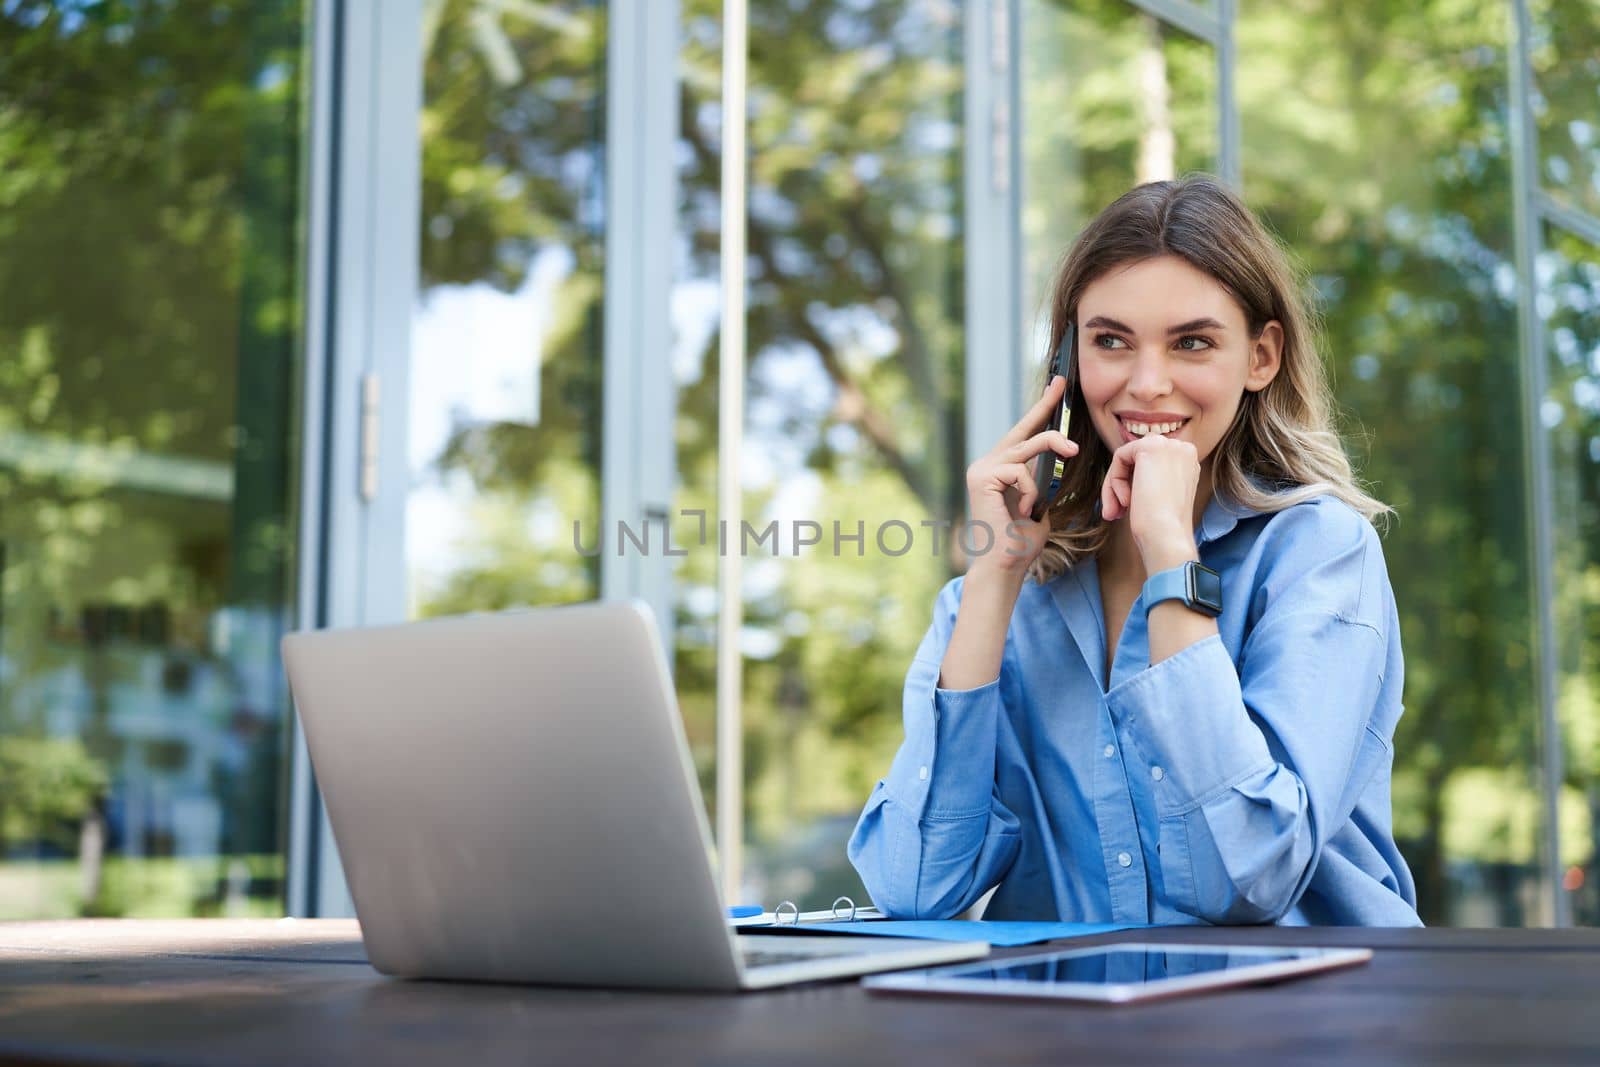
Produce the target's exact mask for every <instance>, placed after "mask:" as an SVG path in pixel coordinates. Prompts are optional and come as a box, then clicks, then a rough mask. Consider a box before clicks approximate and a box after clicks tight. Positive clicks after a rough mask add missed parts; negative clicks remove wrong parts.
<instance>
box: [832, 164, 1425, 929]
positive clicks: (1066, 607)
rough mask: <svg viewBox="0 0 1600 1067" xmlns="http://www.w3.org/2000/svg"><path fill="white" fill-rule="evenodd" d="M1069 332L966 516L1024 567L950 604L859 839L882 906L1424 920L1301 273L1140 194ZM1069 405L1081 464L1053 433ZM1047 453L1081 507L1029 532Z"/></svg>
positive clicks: (1349, 506) (1386, 668) (1245, 226)
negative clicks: (1069, 375) (1396, 809)
mask: <svg viewBox="0 0 1600 1067" xmlns="http://www.w3.org/2000/svg"><path fill="white" fill-rule="evenodd" d="M1080 322H1081V325H1079V323H1080ZM1052 326H1053V331H1052V332H1053V337H1052V344H1053V345H1055V346H1059V345H1060V342H1061V339H1062V337H1063V336H1064V335H1065V334H1066V331H1067V330H1069V329H1075V330H1079V331H1080V333H1079V335H1078V341H1079V348H1080V350H1081V351H1082V353H1083V354H1082V356H1081V357H1080V359H1079V360H1078V362H1077V368H1076V373H1075V380H1074V381H1071V382H1063V381H1062V380H1061V379H1060V378H1054V379H1052V380H1051V381H1050V382H1048V383H1047V385H1046V388H1045V391H1044V397H1043V399H1042V400H1041V401H1040V403H1039V404H1038V405H1037V406H1036V407H1035V408H1034V409H1033V410H1032V411H1030V412H1029V413H1028V414H1027V415H1026V416H1024V417H1023V419H1022V421H1021V422H1019V423H1018V424H1017V425H1016V426H1015V427H1013V429H1012V430H1011V432H1010V433H1008V434H1007V435H1006V436H1005V437H1004V438H1003V439H1002V440H1001V441H1000V442H999V443H998V444H997V445H996V446H995V448H994V450H993V451H991V452H990V453H989V454H988V455H987V456H985V457H983V458H982V459H980V460H978V461H977V462H976V463H974V464H973V465H972V467H971V468H970V469H969V470H968V472H967V490H968V495H969V498H970V504H971V513H972V515H973V517H974V519H975V520H981V521H985V522H989V523H990V524H991V525H1004V526H1005V528H1006V531H1007V534H1008V535H1010V537H1009V540H1010V543H1011V545H1012V546H1013V548H1012V549H1010V550H1008V551H1006V552H1005V553H991V554H989V555H985V556H982V557H980V558H979V559H977V560H976V561H975V562H974V563H973V565H972V567H971V569H969V570H968V572H967V574H966V575H964V576H963V577H961V578H957V579H955V580H953V581H951V582H950V583H949V584H948V585H946V586H945V588H944V590H943V591H942V592H941V594H940V596H939V598H938V601H937V603H936V605H935V608H934V614H933V624H932V626H931V627H930V629H929V630H928V632H927V635H926V636H925V637H924V639H923V642H922V645H921V647H920V648H919V649H918V650H917V654H916V656H915V658H914V659H913V662H912V666H911V670H910V672H909V674H908V676H907V679H906V686H905V698H904V717H905V731H906V736H905V741H904V743H903V744H902V746H901V748H900V751H899V754H898V755H897V756H896V757H895V760H894V763H893V766H892V767H891V769H890V772H889V775H888V777H887V778H886V779H885V780H884V781H883V782H881V783H879V785H878V787H877V789H876V790H875V791H874V792H873V794H872V797H871V799H870V800H869V801H868V803H867V807H866V810H865V811H864V812H863V813H862V816H861V820H860V822H859V824H858V825H857V827H856V831H855V834H854V835H853V836H852V838H851V842H850V857H851V860H852V861H853V862H854V863H855V865H856V868H857V870H858V871H859V872H860V874H861V877H862V880H863V881H864V882H865V883H866V886H867V888H868V890H869V891H870V892H871V894H872V898H873V900H874V901H876V902H877V904H878V905H879V907H881V908H883V909H884V910H885V911H887V912H889V913H890V914H894V915H902V916H927V917H943V916H948V915H953V914H956V913H958V912H960V911H962V910H964V909H966V908H968V907H970V906H971V905H972V904H973V902H974V901H976V900H978V899H979V898H980V897H981V896H983V894H985V893H987V892H988V891H990V890H991V889H994V890H995V894H994V897H993V899H992V901H991V903H990V905H989V908H988V915H989V917H991V918H1007V919H1065V920H1075V921H1088V922H1124V923H1160V924H1167V923H1185V922H1195V921H1200V922H1212V923H1229V922H1237V923H1259V922H1283V923H1291V924H1360V925H1416V924H1418V922H1419V919H1418V916H1417V913H1416V910H1415V904H1416V893H1415V890H1414V888H1413V886H1412V881H1411V875H1410V872H1409V870H1408V869H1407V867H1406V863H1405V860H1404V859H1403V858H1402V857H1401V855H1400V853H1399V850H1398V849H1397V848H1396V847H1395V843H1394V839H1393V834H1392V832H1391V830H1390V820H1391V812H1390V802H1389V775H1390V770H1391V764H1392V754H1393V747H1392V744H1393V743H1392V738H1393V736H1394V729H1395V724H1396V723H1397V722H1398V720H1399V717H1400V713H1401V705H1400V694H1401V686H1402V680H1403V674H1404V669H1403V662H1402V658H1401V651H1400V638H1399V625H1398V618H1397V613H1396V608H1395V602H1394V596H1393V593H1392V591H1391V589H1390V586H1389V579H1388V573H1387V570H1386V568H1385V566H1384V563H1383V549H1382V546H1381V545H1380V543H1379V541H1378V535H1377V531H1376V530H1375V529H1374V528H1373V526H1372V523H1371V521H1370V520H1371V519H1372V518H1373V517H1375V516H1378V515H1381V514H1383V513H1384V512H1385V511H1386V510H1387V509H1385V507H1384V506H1383V505H1382V504H1380V503H1378V502H1377V501H1375V500H1373V499H1372V498H1371V497H1368V496H1367V495H1366V494H1364V493H1363V492H1362V491H1361V490H1360V489H1359V488H1358V487H1357V485H1356V483H1355V480H1354V477H1353V475H1352V473H1351V468H1350V463H1349V460H1348V459H1347V458H1346V457H1345V455H1344V453H1343V451H1342V450H1341V449H1340V447H1339V444H1338V439H1337V437H1336V436H1335V435H1334V432H1333V428H1332V426H1331V424H1330V418H1329V412H1330V410H1331V407H1332V405H1331V403H1330V400H1329V397H1328V390H1327V384H1326V381H1325V380H1324V378H1323V376H1322V370H1321V365H1320V362H1319V360H1318V357H1317V353H1316V351H1315V349H1314V348H1313V347H1312V345H1311V336H1312V330H1311V328H1310V324H1309V319H1308V316H1307V314H1306V311H1305V309H1304V306H1303V304H1302V302H1301V298H1300V296H1299V287H1298V286H1297V284H1296V281H1295V278H1294V275H1293V272H1292V271H1291V270H1290V268H1289V266H1288V264H1287V261H1286V259H1285V257H1284V256H1283V254H1282V252H1281V251H1280V250H1279V249H1278V247H1277V245H1276V244H1275V243H1274V242H1273V241H1272V239H1271V238H1270V236H1269V235H1268V234H1267V233H1266V231H1265V230H1264V229H1263V228H1262V227H1261V226H1260V224H1259V223H1257V222H1256V220H1255V219H1254V218H1253V217H1252V216H1251V214H1250V213H1249V211H1248V210H1246V209H1245V207H1244V206H1243V205H1242V204H1241V203H1240V202H1239V200H1238V199H1237V198H1236V197H1235V196H1234V195H1233V194H1232V193H1230V192H1228V191H1227V190H1225V189H1224V188H1223V187H1222V186H1220V185H1219V184H1218V183H1216V182H1215V181H1213V180H1211V179H1209V178H1206V177H1195V178H1188V179H1185V180H1183V181H1179V182H1153V183H1150V184H1147V185H1142V186H1139V187H1137V188H1135V189H1134V190H1132V191H1131V192H1129V193H1127V194H1125V195H1124V196H1123V197H1121V198H1120V199H1118V200H1117V201H1116V202H1115V203H1114V204H1112V205H1111V206H1110V207H1108V208H1107V209H1106V210H1105V211H1104V212H1102V213H1101V215H1100V216H1099V217H1098V218H1097V219H1096V220H1095V221H1094V222H1093V223H1091V224H1090V226H1089V227H1088V228H1087V229H1086V230H1085V231H1084V233H1083V234H1082V235H1081V236H1080V237H1079V239H1078V241H1077V242H1076V243H1075V244H1074V246H1073V249H1072V251H1071V252H1070V253H1069V255H1068V256H1067V258H1066V260H1065V262H1064V264H1063V266H1062V270H1061V274H1060V276H1059V278H1058V280H1057V284H1056V286H1055V300H1054V303H1053V322H1052ZM1067 389H1070V390H1071V397H1070V401H1071V406H1072V407H1073V408H1076V409H1081V410H1085V411H1087V412H1088V415H1089V418H1088V420H1086V421H1085V420H1079V421H1077V422H1076V423H1075V424H1074V435H1075V438H1076V439H1075V440H1068V439H1067V437H1066V435H1064V434H1061V433H1059V432H1057V431H1055V430H1044V431H1043V432H1038V429H1039V427H1040V425H1041V424H1042V423H1043V422H1044V419H1045V417H1046V415H1047V414H1048V413H1049V412H1051V411H1052V410H1054V407H1055V405H1056V404H1057V403H1058V402H1059V400H1060V398H1061V395H1062V391H1063V390H1067ZM1050 451H1055V452H1056V453H1057V454H1058V455H1060V456H1062V457H1063V458H1064V460H1065V463H1066V467H1067V470H1068V474H1067V476H1066V479H1065V483H1066V485H1065V487H1066V489H1067V490H1068V492H1067V494H1066V495H1065V496H1064V497H1062V498H1061V499H1059V500H1058V501H1057V502H1056V503H1055V504H1054V505H1053V506H1052V507H1051V508H1050V509H1049V510H1047V511H1046V512H1045V514H1044V516H1043V521H1041V522H1034V521H1030V520H1029V519H1028V518H1027V515H1028V508H1027V507H1026V506H1022V507H1019V506H1018V504H1022V505H1026V504H1027V502H1028V501H1030V500H1031V499H1032V498H1033V497H1034V496H1036V495H1037V492H1038V487H1037V486H1036V485H1034V483H1033V479H1032V477H1031V476H1030V474H1029V473H1028V465H1029V464H1030V462H1031V461H1032V460H1033V459H1034V457H1036V456H1037V455H1039V454H1041V453H1045V454H1048V453H1049V452H1050ZM1018 543H1020V544H1021V545H1023V546H1024V550H1022V551H1016V550H1014V546H1015V545H1016V544H1018ZM1030 575H1031V576H1032V577H1033V578H1034V579H1035V580H1034V581H1033V582H1028V581H1026V578H1027V577H1028V576H1030ZM1074 646H1075V647H1076V648H1077V650H1078V652H1079V653H1080V655H1079V656H1073V655H1070V654H1069V655H1067V656H1065V657H1063V656H1062V654H1061V651H1062V649H1064V648H1068V647H1074ZM1247 653H1248V655H1247ZM1097 856H1098V857H1099V858H1100V859H1101V861H1102V862H1101V863H1095V862H1094V857H1097Z"/></svg>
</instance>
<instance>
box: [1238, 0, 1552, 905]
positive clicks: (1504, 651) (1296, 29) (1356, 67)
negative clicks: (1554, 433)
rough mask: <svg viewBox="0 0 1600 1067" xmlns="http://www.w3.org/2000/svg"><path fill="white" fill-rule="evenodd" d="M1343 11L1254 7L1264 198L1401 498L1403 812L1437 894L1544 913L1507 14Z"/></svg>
mask: <svg viewBox="0 0 1600 1067" xmlns="http://www.w3.org/2000/svg"><path fill="white" fill-rule="evenodd" d="M1340 10H1341V9H1340V8H1339V7H1338V5H1335V4H1327V5H1320V6H1319V5H1312V6H1311V7H1301V8H1296V9H1295V10H1293V11H1290V10H1289V9H1286V8H1283V7H1281V6H1278V5H1273V4H1266V3H1250V4H1245V5H1242V6H1241V9H1240V12H1239V21H1238V25H1237V37H1238V41H1239V52H1240V55H1241V57H1246V56H1247V57H1249V59H1248V61H1244V60H1241V63H1240V66H1239V70H1238V74H1237V91H1238V98H1239V107H1240V118H1241V124H1242V127H1243V172H1244V176H1245V182H1244V192H1245V197H1246V199H1247V201H1248V202H1249V203H1250V204H1251V206H1252V207H1254V208H1255V209H1256V210H1257V211H1258V212H1260V213H1261V214H1262V215H1263V216H1264V218H1265V219H1266V220H1267V221H1268V223H1269V224H1270V225H1272V226H1273V227H1274V228H1275V229H1276V230H1277V231H1278V233H1279V234H1280V235H1281V236H1282V237H1283V238H1284V239H1285V241H1286V242H1287V243H1288V245H1289V246H1290V247H1291V248H1292V249H1293V250H1294V251H1295V253H1296V254H1297V255H1298V256H1299V257H1300V258H1301V260H1302V261H1303V263H1304V265H1305V267H1306V269H1307V271H1308V273H1309V275H1310V278H1311V282H1312V284H1313V286H1314V288H1315V290H1316V293H1317V295H1318V297H1319V304H1320V310H1321V314H1322V319H1323V349H1324V356H1325V358H1326V359H1327V360H1328V362H1329V365H1330V367H1331V369H1332V371H1333V376H1334V380H1335V382H1336V387H1337V392H1338V399H1339V401H1340V404H1341V405H1342V407H1343V408H1344V409H1345V412H1346V414H1347V415H1348V416H1349V418H1348V419H1347V420H1346V425H1345V440H1346V446H1347V448H1348V449H1349V450H1350V451H1351V453H1352V455H1353V456H1354V458H1355V459H1356V461H1357V464H1358V470H1359V471H1360V473H1361V474H1362V475H1363V476H1364V477H1365V479H1366V480H1367V481H1368V483H1369V484H1370V485H1371V487H1372V490H1373V492H1374V493H1375V495H1377V496H1378V498H1379V499H1381V500H1383V501H1385V502H1386V503H1388V504H1390V505H1392V506H1393V507H1394V508H1395V509H1396V511H1397V513H1398V516H1397V519H1396V520H1395V521H1394V522H1393V523H1392V524H1391V526H1390V529H1389V530H1388V533H1387V536H1386V537H1385V538H1384V552H1385V556H1386V559H1387V562H1388V566H1389V574H1390V577H1391V580H1392V582H1393V584H1394V588H1395V596H1396V599H1397V601H1398V603H1399V607H1400V621H1401V631H1402V641H1403V643H1404V647H1405V653H1406V691H1405V709H1406V710H1405V715H1404V717H1403V719H1402V720H1401V723H1400V729H1399V731H1398V733H1397V735H1396V739H1395V771H1394V804H1395V827H1396V830H1395V832H1396V837H1397V838H1398V840H1399V843H1400V845H1401V848H1402V850H1403V852H1404V853H1405V855H1406V858H1407V860H1408V862H1409V863H1410V865H1411V868H1412V872H1413V874H1414V875H1415V876H1416V880H1417V887H1418V894H1419V897H1420V900H1419V909H1420V911H1421V912H1422V915H1423V918H1424V919H1425V920H1426V921H1428V922H1430V923H1458V924H1465V925H1501V924H1512V925H1515V924H1520V923H1525V922H1539V921H1543V920H1544V919H1545V918H1546V917H1547V916H1546V912H1545V911H1544V909H1545V907H1546V904H1547V897H1548V894H1547V893H1545V892H1543V886H1544V882H1543V880H1542V878H1541V868H1542V861H1541V856H1540V847H1541V840H1542V834H1543V829H1544V814H1543V808H1542V805H1541V802H1540V793H1539V789H1540V785H1541V779H1540V775H1539V770H1540V759H1539V747H1538V745H1539V738H1540V736H1541V733H1542V726H1541V722H1540V712H1539V706H1538V702H1537V699H1536V696H1535V692H1536V690H1535V684H1534V683H1535V678H1534V673H1533V672H1534V670H1535V657H1534V656H1533V655H1532V654H1531V651H1530V647H1529V639H1530V636H1531V628H1532V625H1533V614H1532V613H1533V611H1534V610H1535V605H1534V604H1533V603H1532V599H1531V597H1532V593H1531V590H1532V580H1531V574H1530V569H1529V558H1530V553H1529V541H1528V526H1527V520H1526V508H1527V503H1526V502H1527V500H1528V493H1527V487H1526V484H1525V479H1524V475H1523V468H1524V456H1523V454H1522V449H1521V448H1520V447H1518V446H1517V445H1515V444H1514V442H1519V441H1520V437H1519V435H1520V432H1521V431H1520V427H1521V425H1522V408H1521V406H1520V405H1519V403H1518V401H1517V399H1516V398H1517V397H1518V396H1519V395H1520V390H1521V386H1520V373H1521V372H1520V359H1519V355H1518V333H1517V329H1518V328H1517V302H1516V293H1515V286H1514V279H1515V266H1516V263H1515V243H1514V234H1513V228H1512V220H1513V204H1514V201H1513V185H1512V161H1511V157H1510V153H1509V152H1508V151H1506V144H1507V142H1508V140H1509V123H1510V115H1509V114H1508V112H1507V102H1506V88H1507V85H1508V83H1509V73H1508V59H1507V44H1508V42H1507V38H1506V34H1507V28H1508V20H1507V18H1506V13H1505V8H1504V6H1503V5H1502V4H1500V3H1496V2H1488V0H1486V2H1483V3H1479V4H1472V5H1467V6H1466V7H1465V8H1463V9H1461V10H1460V11H1459V12H1458V14H1457V15H1456V16H1454V17H1452V18H1451V19H1448V20H1446V19H1440V18H1427V19H1419V18H1417V17H1416V15H1415V13H1413V12H1409V11H1406V12H1402V11H1400V10H1399V9H1395V10H1394V12H1393V13H1392V15H1391V16H1390V17H1388V18H1383V17H1378V16H1379V13H1378V12H1374V13H1373V17H1371V18H1364V19H1363V20H1361V22H1360V24H1359V25H1356V24H1352V23H1349V22H1348V21H1346V20H1344V19H1342V18H1339V17H1338V12H1339V11H1340ZM1309 72H1314V73H1315V77H1314V78H1312V77H1309V76H1308V73H1309ZM1311 85H1315V86H1318V87H1322V91H1318V92H1313V91H1311V90H1310V89H1309V88H1308V86H1311ZM1402 158H1403V159H1405V160H1407V165H1406V166H1404V167H1378V166H1375V165H1374V161H1375V160H1378V159H1402Z"/></svg>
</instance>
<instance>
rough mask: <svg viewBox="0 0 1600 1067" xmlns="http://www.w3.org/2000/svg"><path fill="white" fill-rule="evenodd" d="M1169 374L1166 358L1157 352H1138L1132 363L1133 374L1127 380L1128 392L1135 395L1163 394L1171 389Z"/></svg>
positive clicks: (1141, 396) (1151, 395) (1155, 395)
mask: <svg viewBox="0 0 1600 1067" xmlns="http://www.w3.org/2000/svg"><path fill="white" fill-rule="evenodd" d="M1171 388H1172V385H1171V376H1170V375H1168V373H1167V360H1166V357H1165V356H1162V355H1160V354H1159V353H1140V354H1139V356H1138V357H1137V358H1135V360H1134V363H1133V376H1132V377H1131V378H1129V380H1128V392H1130V393H1132V394H1133V395H1134V396H1136V397H1140V398H1145V397H1157V396H1165V395H1166V394H1167V393H1168V392H1169V391H1171Z"/></svg>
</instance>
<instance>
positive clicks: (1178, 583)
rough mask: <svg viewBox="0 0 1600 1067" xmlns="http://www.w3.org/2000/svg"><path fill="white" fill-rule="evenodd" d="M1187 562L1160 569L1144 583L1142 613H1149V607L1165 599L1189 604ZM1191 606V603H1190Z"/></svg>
mask: <svg viewBox="0 0 1600 1067" xmlns="http://www.w3.org/2000/svg"><path fill="white" fill-rule="evenodd" d="M1188 569H1189V565H1188V564H1187V563H1183V564H1179V565H1178V566H1176V567H1173V568H1172V569H1171V570H1165V571H1160V572H1158V573H1156V574H1152V575H1151V576H1150V577H1149V578H1148V579H1146V580H1145V583H1144V613H1145V615H1146V616H1148V615H1149V614H1150V609H1151V608H1153V607H1155V606H1156V605H1157V604H1160V603H1162V602H1163V601H1167V600H1181V601H1183V602H1184V603H1185V604H1189V577H1188V575H1187V573H1185V572H1187V571H1188ZM1190 606H1191V607H1192V606H1193V605H1190Z"/></svg>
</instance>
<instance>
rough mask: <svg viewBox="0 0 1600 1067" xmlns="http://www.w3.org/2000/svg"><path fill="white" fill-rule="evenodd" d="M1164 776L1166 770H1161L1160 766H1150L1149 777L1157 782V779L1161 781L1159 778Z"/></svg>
mask: <svg viewBox="0 0 1600 1067" xmlns="http://www.w3.org/2000/svg"><path fill="white" fill-rule="evenodd" d="M1166 776H1167V772H1166V771H1164V770H1162V769H1161V768H1160V767H1151V768H1150V777H1152V778H1154V779H1155V780H1156V781H1158V782H1159V781H1161V779H1163V778H1165V777H1166Z"/></svg>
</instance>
